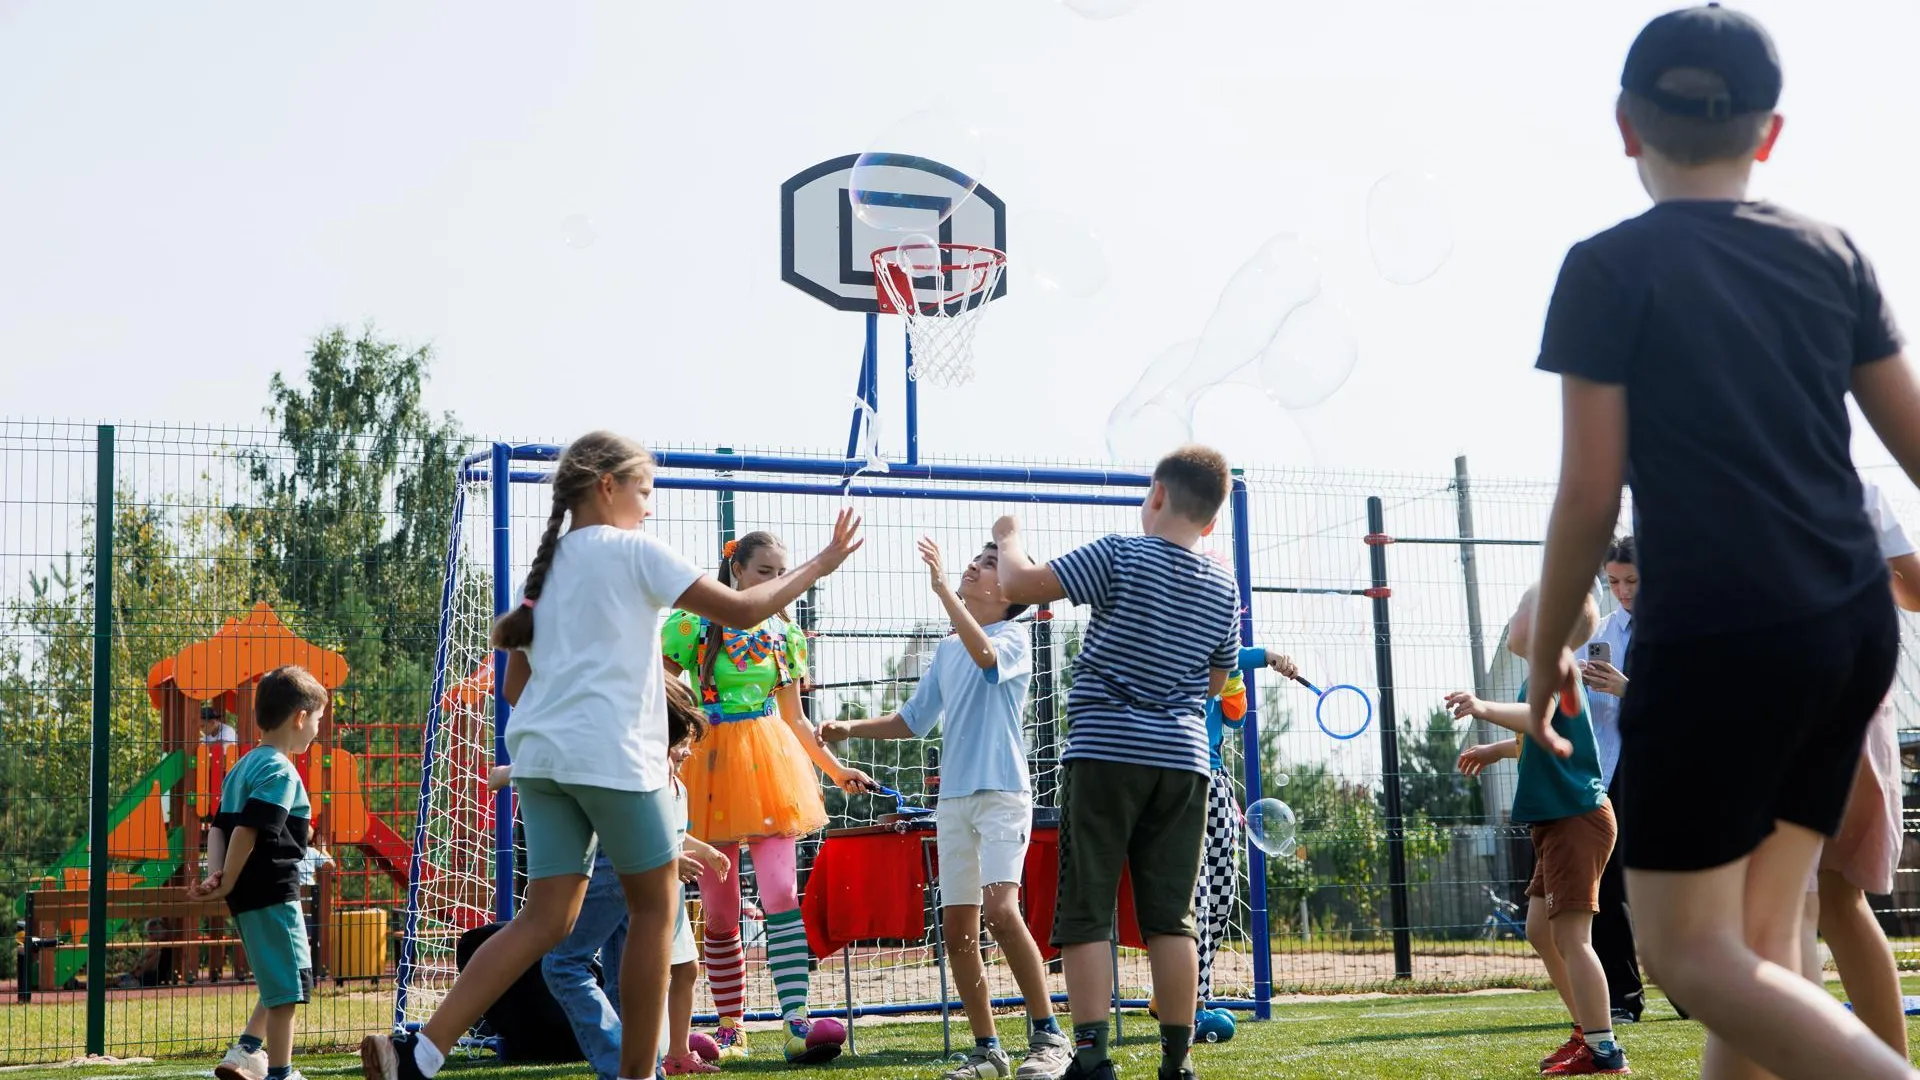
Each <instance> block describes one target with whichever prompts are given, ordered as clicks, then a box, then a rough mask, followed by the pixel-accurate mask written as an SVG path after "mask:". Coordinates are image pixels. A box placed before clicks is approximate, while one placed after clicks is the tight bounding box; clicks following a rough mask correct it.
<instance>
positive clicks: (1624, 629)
mask: <svg viewBox="0 0 1920 1080" xmlns="http://www.w3.org/2000/svg"><path fill="white" fill-rule="evenodd" d="M1595 641H1604V642H1606V643H1607V645H1608V648H1609V649H1610V650H1611V651H1612V653H1613V660H1612V663H1613V666H1614V667H1615V668H1617V669H1619V670H1620V672H1621V673H1623V674H1624V673H1625V672H1626V670H1627V646H1628V645H1630V644H1632V643H1633V612H1631V611H1628V610H1627V609H1626V608H1616V609H1615V610H1613V611H1612V612H1610V613H1608V615H1607V617H1606V618H1605V619H1604V620H1602V621H1601V623H1600V629H1599V630H1598V631H1596V632H1595V633H1594V635H1593V637H1592V638H1591V639H1590V640H1589V641H1588V644H1592V643H1593V642H1595ZM1587 711H1588V713H1589V714H1590V715H1591V717H1592V719H1593V739H1594V741H1595V742H1597V743H1599V744H1600V782H1601V783H1602V784H1605V785H1606V786H1608V787H1612V786H1613V770H1614V769H1615V768H1617V767H1618V766H1619V764H1620V699H1619V698H1617V697H1615V696H1614V695H1612V694H1609V693H1607V692H1605V691H1603V690H1593V691H1589V692H1588V694H1587Z"/></svg>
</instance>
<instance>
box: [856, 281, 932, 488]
mask: <svg viewBox="0 0 1920 1080" xmlns="http://www.w3.org/2000/svg"><path fill="white" fill-rule="evenodd" d="M867 318H869V319H871V318H873V316H871V315H869V316H867ZM900 336H901V339H902V340H903V341H905V343H906V345H905V348H906V353H907V363H906V369H905V371H904V372H903V373H902V374H903V375H904V376H905V377H906V380H907V464H909V465H918V464H920V384H919V383H917V382H915V381H914V378H913V334H912V332H910V331H906V330H902V331H901V334H900Z"/></svg>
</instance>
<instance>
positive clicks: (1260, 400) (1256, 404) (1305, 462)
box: [1192, 371, 1319, 468]
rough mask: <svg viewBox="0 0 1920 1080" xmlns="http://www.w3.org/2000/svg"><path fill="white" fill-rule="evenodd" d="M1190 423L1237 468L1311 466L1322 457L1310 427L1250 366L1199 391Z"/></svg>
mask: <svg viewBox="0 0 1920 1080" xmlns="http://www.w3.org/2000/svg"><path fill="white" fill-rule="evenodd" d="M1192 422H1193V437H1194V439H1195V440H1196V441H1198V442H1201V443H1204V444H1206V445H1207V446H1211V447H1213V448H1214V449H1215V450H1218V451H1220V452H1221V453H1222V454H1225V455H1226V458H1227V461H1228V462H1230V463H1232V464H1233V466H1234V467H1235V468H1254V467H1262V466H1274V467H1279V468H1310V467H1312V466H1313V465H1315V464H1317V463H1318V461H1319V453H1318V451H1317V450H1316V449H1315V448H1314V445H1313V440H1312V439H1311V438H1309V437H1308V435H1307V433H1306V430H1305V429H1304V428H1303V427H1301V425H1300V422H1299V421H1298V420H1297V419H1295V417H1294V415H1293V414H1292V413H1289V412H1287V411H1286V410H1285V409H1282V408H1280V407H1279V406H1277V405H1275V404H1274V402H1273V400H1272V399H1271V398H1269V397H1268V396H1267V394H1266V388H1265V387H1263V386H1262V385H1261V384H1260V382H1259V380H1258V379H1257V378H1256V377H1255V373H1254V372H1252V371H1248V372H1244V373H1242V374H1239V375H1236V376H1234V377H1233V378H1230V379H1227V380H1226V381H1224V382H1219V383H1215V384H1214V385H1213V386H1210V387H1207V388H1205V389H1203V390H1201V391H1200V394H1199V396H1198V397H1196V398H1194V399H1193V413H1192Z"/></svg>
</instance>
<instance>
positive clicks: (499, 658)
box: [491, 442, 514, 922]
mask: <svg viewBox="0 0 1920 1080" xmlns="http://www.w3.org/2000/svg"><path fill="white" fill-rule="evenodd" d="M491 488H492V495H493V614H494V617H495V618H498V617H499V616H501V615H505V614H506V613H507V607H508V606H509V605H510V604H512V603H513V551H512V548H511V546H510V545H511V544H512V543H513V447H512V446H511V445H510V444H508V443H503V442H497V443H494V444H493V484H492V485H491ZM512 714H513V706H511V705H509V704H508V703H507V654H506V652H505V650H501V649H495V650H494V653H493V760H494V761H496V762H499V763H501V764H511V762H512V758H511V755H509V754H508V753H507V724H508V722H509V721H510V720H511V718H512ZM513 862H514V856H513V788H511V787H503V788H501V789H500V790H499V792H497V793H496V794H495V795H494V797H493V916H494V918H496V919H499V920H500V921H501V922H506V921H507V920H508V919H511V918H513V908H514V897H513V885H514V874H513V871H514V865H513Z"/></svg>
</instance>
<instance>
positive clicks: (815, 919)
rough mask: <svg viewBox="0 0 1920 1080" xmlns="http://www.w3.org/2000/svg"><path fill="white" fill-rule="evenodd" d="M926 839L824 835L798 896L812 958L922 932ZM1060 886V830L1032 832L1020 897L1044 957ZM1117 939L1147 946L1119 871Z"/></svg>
mask: <svg viewBox="0 0 1920 1080" xmlns="http://www.w3.org/2000/svg"><path fill="white" fill-rule="evenodd" d="M932 842H933V834H932V833H931V832H912V833H905V834H901V833H886V832H880V833H873V832H865V831H860V832H850V833H838V834H835V833H829V834H828V835H827V838H826V840H825V841H824V842H822V843H821V845H820V853H819V854H818V855H817V856H815V858H814V861H813V870H812V872H811V873H810V874H809V875H808V877H807V891H806V895H805V896H803V897H802V898H801V900H800V914H801V917H802V918H803V919H804V920H805V922H806V926H807V946H808V948H810V949H812V950H813V955H814V956H816V957H823V958H824V957H828V956H832V955H833V954H834V953H836V952H839V951H840V950H841V949H843V948H845V947H846V945H847V943H848V942H850V941H868V940H872V939H874V938H893V939H896V940H902V941H919V940H921V939H922V938H924V937H926V934H927V926H926V915H925V908H924V904H925V894H926V890H927V873H926V861H925V859H926V855H925V854H924V853H923V851H922V848H921V845H922V844H923V843H925V844H929V845H930V844H932ZM1059 883H1060V835H1059V831H1058V830H1057V829H1038V830H1035V831H1034V834H1033V840H1032V842H1031V843H1029V844H1028V846H1027V864H1026V869H1025V877H1024V880H1023V881H1022V882H1021V898H1022V899H1023V900H1024V901H1025V902H1026V917H1027V928H1028V929H1029V930H1031V931H1032V933H1033V938H1034V940H1035V941H1037V942H1039V943H1040V954H1041V955H1042V956H1044V957H1046V958H1047V959H1052V958H1053V957H1054V956H1055V955H1057V954H1058V953H1059V950H1058V949H1055V948H1054V947H1053V946H1052V945H1051V944H1050V943H1049V939H1050V938H1051V937H1052V936H1053V907H1054V894H1055V892H1057V891H1058V889H1059ZM1120 944H1122V945H1126V946H1128V947H1129V948H1135V949H1143V948H1146V941H1145V940H1144V939H1143V938H1142V937H1141V936H1140V926H1139V921H1138V920H1137V919H1136V918H1135V917H1134V912H1133V881H1132V879H1131V877H1130V876H1129V875H1128V874H1127V872H1126V871H1124V870H1123V871H1121V874H1120Z"/></svg>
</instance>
